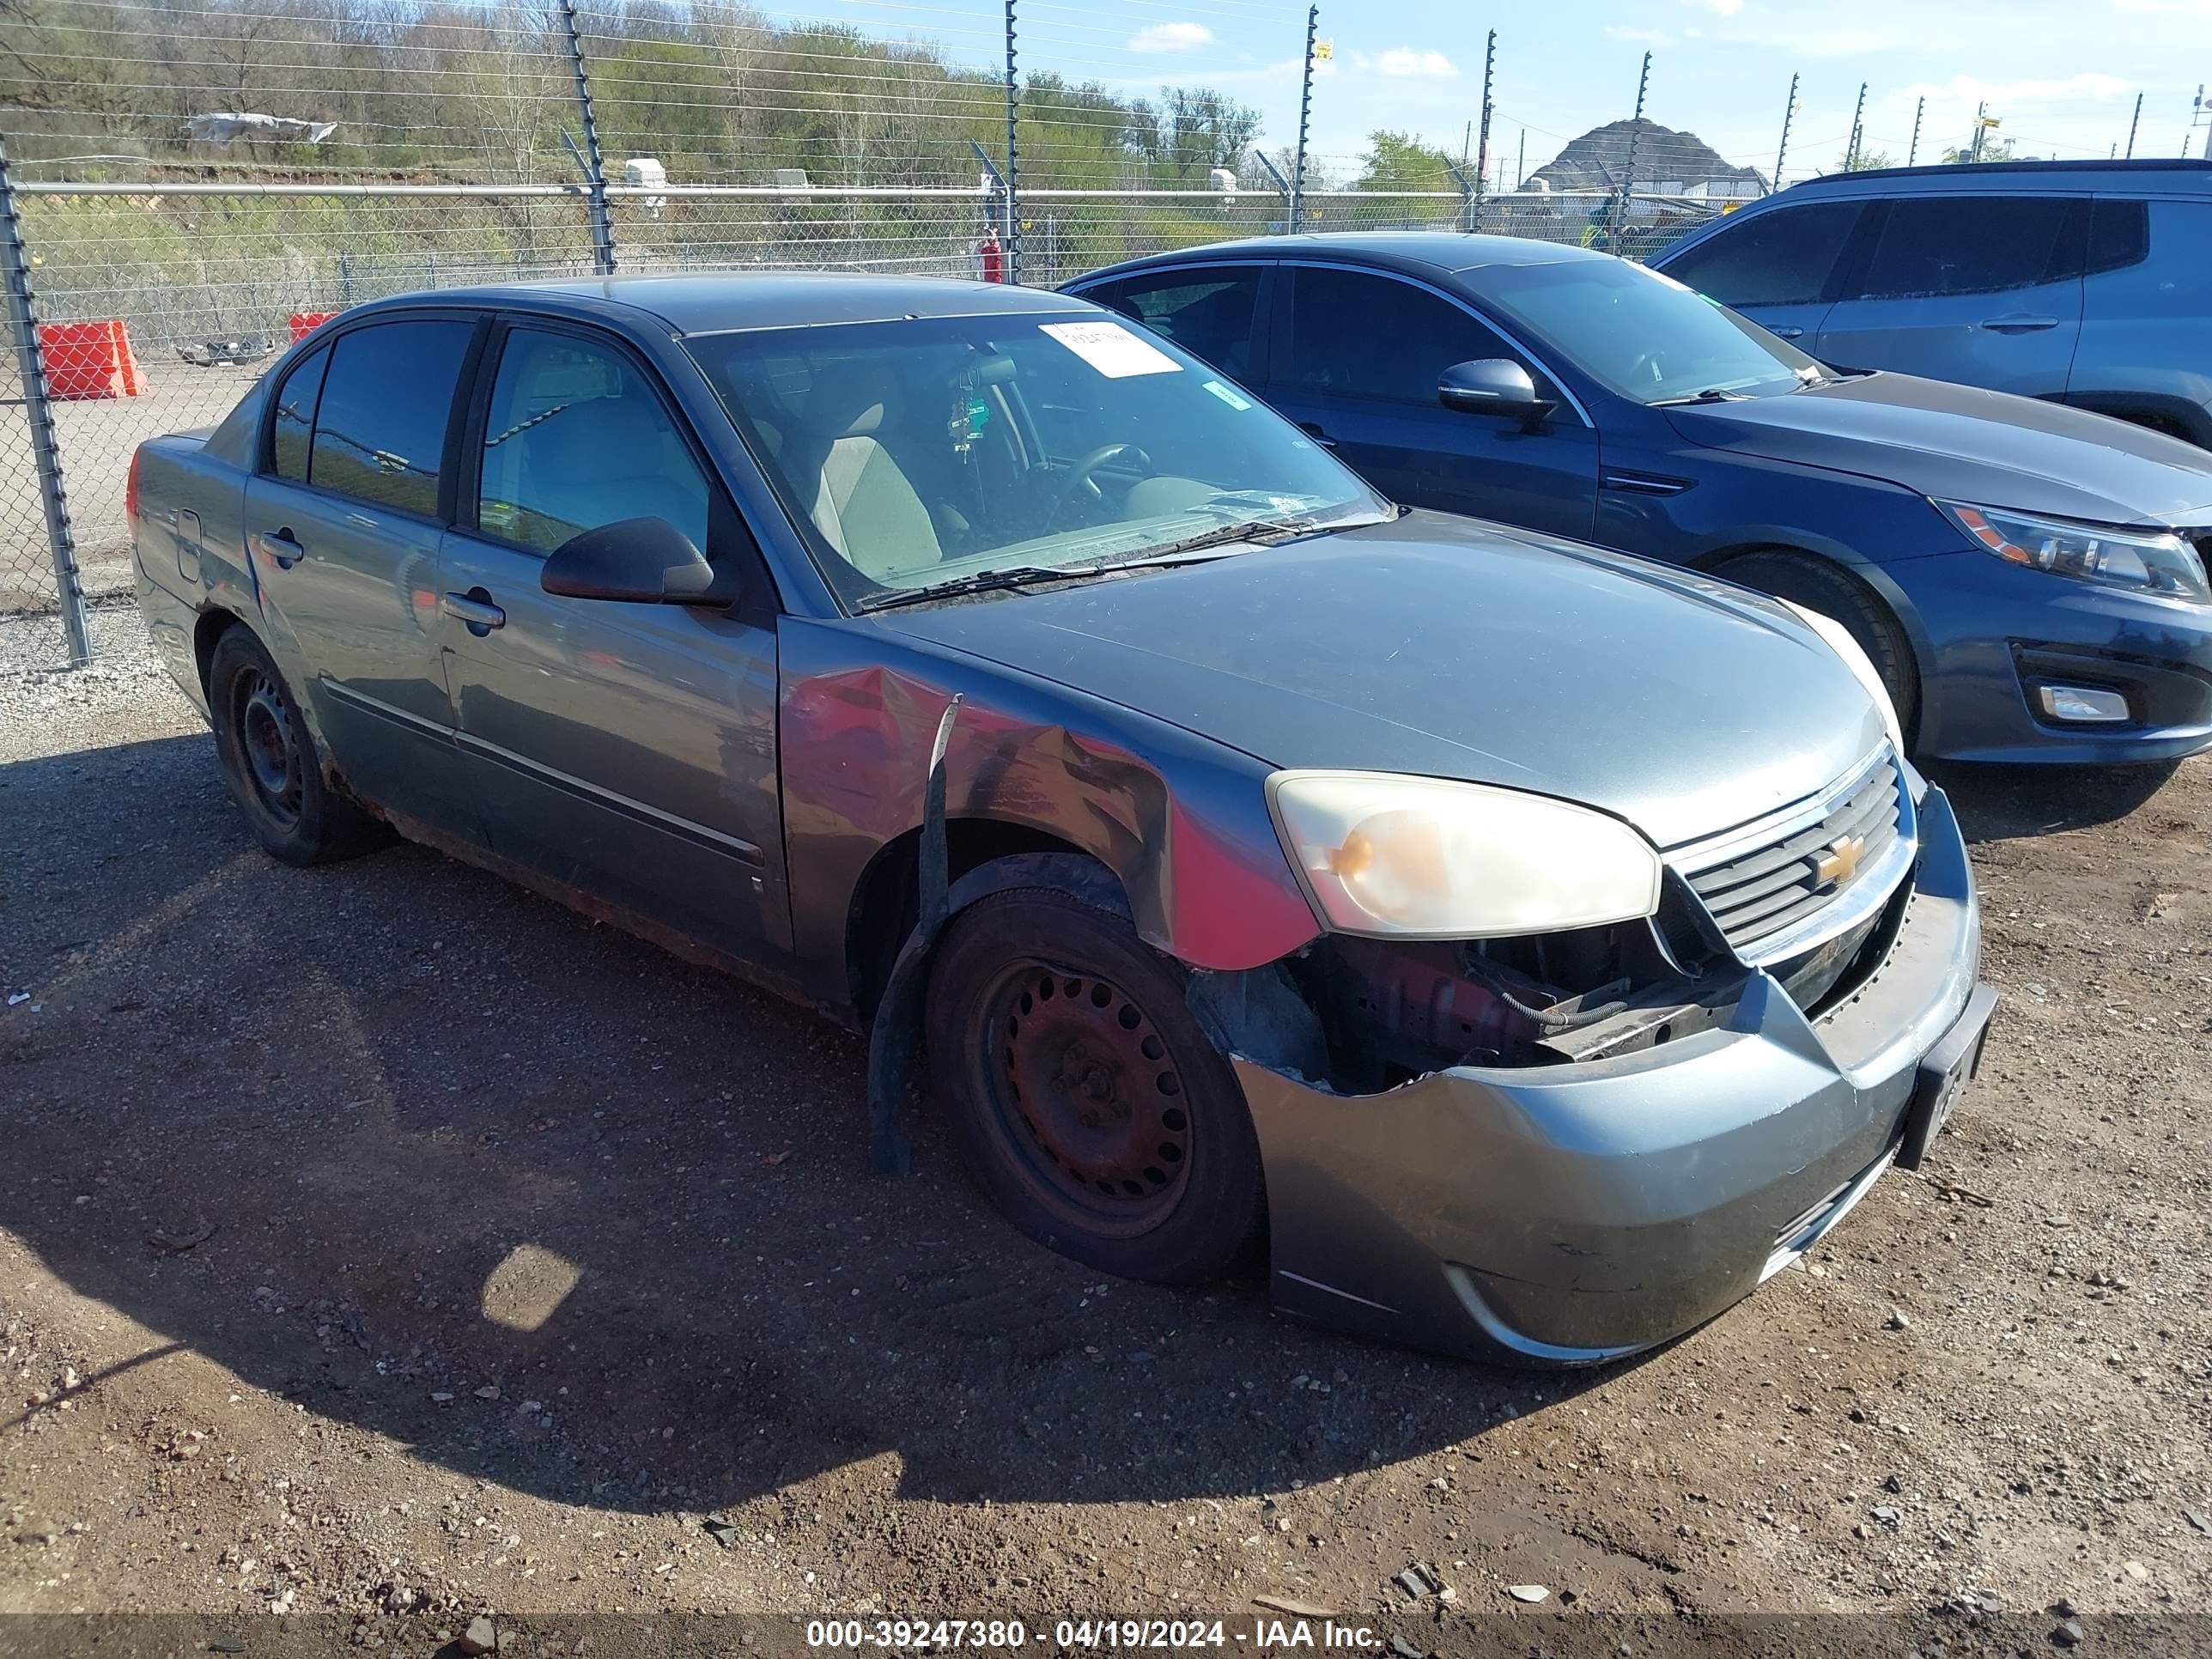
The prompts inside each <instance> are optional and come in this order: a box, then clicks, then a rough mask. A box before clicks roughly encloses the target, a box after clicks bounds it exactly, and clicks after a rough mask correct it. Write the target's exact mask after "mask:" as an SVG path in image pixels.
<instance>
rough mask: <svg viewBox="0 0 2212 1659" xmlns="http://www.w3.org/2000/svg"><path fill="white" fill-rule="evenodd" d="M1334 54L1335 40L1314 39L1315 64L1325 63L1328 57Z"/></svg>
mask: <svg viewBox="0 0 2212 1659" xmlns="http://www.w3.org/2000/svg"><path fill="white" fill-rule="evenodd" d="M1335 56H1336V42H1335V41H1334V40H1316V41H1315V42H1314V62H1315V63H1316V64H1326V63H1328V61H1329V59H1330V58H1334V57H1335Z"/></svg>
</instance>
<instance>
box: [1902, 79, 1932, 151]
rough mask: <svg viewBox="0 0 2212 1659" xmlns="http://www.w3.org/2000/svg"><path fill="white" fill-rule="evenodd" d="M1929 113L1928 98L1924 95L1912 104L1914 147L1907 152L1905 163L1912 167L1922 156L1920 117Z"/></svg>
mask: <svg viewBox="0 0 2212 1659" xmlns="http://www.w3.org/2000/svg"><path fill="white" fill-rule="evenodd" d="M1927 113H1928V100H1927V98H1926V97H1925V96H1923V97H1922V99H1921V100H1920V101H1919V102H1918V103H1917V104H1915V105H1914V106H1912V148H1911V149H1908V150H1906V151H1905V166H1907V167H1911V165H1912V164H1913V163H1914V162H1915V161H1917V160H1919V158H1920V118H1921V117H1922V116H1923V115H1925V114H1927Z"/></svg>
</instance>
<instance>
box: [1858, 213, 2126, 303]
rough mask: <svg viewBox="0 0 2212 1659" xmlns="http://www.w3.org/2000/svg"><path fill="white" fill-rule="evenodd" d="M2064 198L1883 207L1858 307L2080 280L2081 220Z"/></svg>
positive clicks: (2083, 231)
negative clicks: (1863, 303)
mask: <svg viewBox="0 0 2212 1659" xmlns="http://www.w3.org/2000/svg"><path fill="white" fill-rule="evenodd" d="M2082 208H2083V204H2081V202H2080V201H2079V200H2078V199H2076V198H2072V197H2063V196H1929V197H1908V198H1905V199H1902V200H1899V201H1894V202H1892V203H1891V204H1889V217H1888V219H1887V221H1886V222H1884V223H1883V225H1882V228H1881V234H1880V235H1879V237H1878V238H1877V239H1876V240H1875V246H1874V251H1873V252H1872V254H1871V255H1870V256H1869V258H1868V261H1867V269H1866V276H1865V277H1864V279H1863V281H1861V282H1860V283H1858V284H1857V291H1856V292H1855V293H1853V294H1851V295H1848V296H1847V297H1849V298H1851V299H1857V300H1907V299H1912V300H1917V299H1930V298H1937V297H1940V296H1942V295H1947V294H1996V293H2001V292H2002V291H2003V290H2004V289H2017V288H2036V287H2039V286H2040V285H2042V284H2043V283H2057V282H2065V281H2069V280H2070V279H2071V278H2074V277H2076V276H2080V275H2081V255H2082V247H2083V244H2084V242H2085V240H2086V223H2085V221H2086V220H2087V213H2086V211H2084V210H2082Z"/></svg>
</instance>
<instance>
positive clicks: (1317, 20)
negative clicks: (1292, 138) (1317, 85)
mask: <svg viewBox="0 0 2212 1659" xmlns="http://www.w3.org/2000/svg"><path fill="white" fill-rule="evenodd" d="M1320 29H1321V8H1320V7H1319V6H1317V5H1315V6H1308V7H1307V8H1306V72H1305V79H1304V82H1302V83H1301V84H1300V86H1299V88H1298V152H1297V159H1296V160H1295V161H1293V162H1292V163H1291V235H1293V236H1295V235H1297V234H1298V231H1299V229H1300V228H1302V227H1303V225H1304V222H1305V216H1306V128H1307V125H1308V124H1309V123H1310V121H1311V120H1312V118H1313V70H1314V40H1315V39H1316V36H1317V35H1318V33H1319V32H1320Z"/></svg>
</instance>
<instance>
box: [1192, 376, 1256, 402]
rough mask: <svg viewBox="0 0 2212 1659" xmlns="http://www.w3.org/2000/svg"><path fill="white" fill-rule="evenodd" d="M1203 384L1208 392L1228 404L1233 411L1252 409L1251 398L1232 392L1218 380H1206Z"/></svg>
mask: <svg viewBox="0 0 2212 1659" xmlns="http://www.w3.org/2000/svg"><path fill="white" fill-rule="evenodd" d="M1202 384H1203V385H1204V386H1205V387H1206V390H1207V391H1208V392H1212V394H1213V395H1214V396H1215V397H1217V398H1220V399H1221V401H1222V402H1223V403H1225V404H1228V405H1229V406H1230V408H1231V409H1249V408H1251V407H1252V400H1251V399H1250V398H1247V397H1243V396H1241V395H1240V394H1238V393H1237V392H1231V390H1230V389H1229V388H1228V387H1227V386H1224V385H1222V384H1221V382H1220V381H1218V380H1206V381H1204V382H1202Z"/></svg>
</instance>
